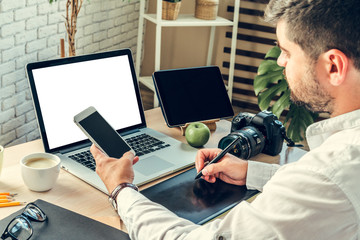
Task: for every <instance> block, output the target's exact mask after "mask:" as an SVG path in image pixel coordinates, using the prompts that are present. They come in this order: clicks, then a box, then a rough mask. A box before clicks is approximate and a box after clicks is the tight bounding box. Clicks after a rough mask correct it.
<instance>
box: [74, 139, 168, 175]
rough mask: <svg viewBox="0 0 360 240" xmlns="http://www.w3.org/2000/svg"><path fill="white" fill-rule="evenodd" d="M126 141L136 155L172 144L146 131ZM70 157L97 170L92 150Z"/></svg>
mask: <svg viewBox="0 0 360 240" xmlns="http://www.w3.org/2000/svg"><path fill="white" fill-rule="evenodd" d="M125 141H126V142H127V143H128V144H129V145H130V146H131V148H132V149H134V151H135V152H136V155H137V156H139V157H140V156H142V155H145V154H148V153H152V152H155V151H157V150H160V149H163V148H167V147H169V146H170V144H167V143H165V142H163V141H160V140H159V139H157V138H154V137H152V136H150V135H148V134H145V133H143V134H140V135H138V136H134V137H131V138H128V139H125ZM69 158H71V159H73V160H75V161H77V162H78V163H81V164H82V165H84V166H85V167H88V168H90V169H91V170H93V171H95V168H96V164H95V159H94V158H93V156H92V154H91V153H90V150H87V151H84V152H81V153H76V154H74V155H71V156H69Z"/></svg>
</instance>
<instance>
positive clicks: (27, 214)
mask: <svg viewBox="0 0 360 240" xmlns="http://www.w3.org/2000/svg"><path fill="white" fill-rule="evenodd" d="M46 218H47V217H46V215H45V213H44V212H43V211H42V210H41V209H40V208H39V207H38V206H36V204H34V203H29V204H28V205H26V207H25V209H24V211H23V213H22V214H21V215H19V216H17V217H15V218H14V219H13V220H12V221H11V222H10V223H9V225H8V227H7V228H6V230H5V231H4V233H3V234H2V235H1V237H0V238H1V239H8V238H11V239H15V240H27V239H29V238H30V237H31V236H32V234H33V229H32V226H31V223H30V221H29V220H33V221H36V222H44V221H45V220H46Z"/></svg>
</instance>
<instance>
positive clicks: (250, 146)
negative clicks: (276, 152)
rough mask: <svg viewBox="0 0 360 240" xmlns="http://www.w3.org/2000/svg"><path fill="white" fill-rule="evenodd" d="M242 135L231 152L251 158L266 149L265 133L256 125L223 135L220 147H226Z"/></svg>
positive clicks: (243, 157) (241, 156)
mask: <svg viewBox="0 0 360 240" xmlns="http://www.w3.org/2000/svg"><path fill="white" fill-rule="evenodd" d="M239 136H240V141H239V143H238V144H236V145H235V146H234V148H233V149H232V150H231V151H230V153H231V154H233V155H235V156H237V157H239V158H242V159H249V158H251V157H253V156H255V155H257V154H259V153H261V151H262V150H263V149H264V146H265V138H264V135H263V134H262V133H261V132H260V131H259V130H258V129H257V128H255V127H252V126H247V127H243V128H242V129H240V130H238V131H235V132H232V133H230V134H229V135H227V136H226V137H223V138H222V139H221V140H220V142H219V144H218V147H219V148H221V149H224V148H226V147H227V146H228V145H229V144H230V143H231V142H232V141H234V140H235V139H236V138H237V137H239Z"/></svg>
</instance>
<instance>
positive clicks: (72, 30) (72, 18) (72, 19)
mask: <svg viewBox="0 0 360 240" xmlns="http://www.w3.org/2000/svg"><path fill="white" fill-rule="evenodd" d="M56 1H57V0H49V3H53V2H56ZM83 1H84V0H67V1H66V15H65V28H66V32H67V40H68V44H69V56H70V57H71V56H75V55H76V51H75V34H76V24H77V17H78V14H79V12H80V9H81V6H82V4H83Z"/></svg>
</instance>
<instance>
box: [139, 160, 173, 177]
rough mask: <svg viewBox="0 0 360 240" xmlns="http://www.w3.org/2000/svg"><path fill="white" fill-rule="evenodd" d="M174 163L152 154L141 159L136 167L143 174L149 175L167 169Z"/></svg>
mask: <svg viewBox="0 0 360 240" xmlns="http://www.w3.org/2000/svg"><path fill="white" fill-rule="evenodd" d="M173 165H174V164H172V163H170V162H168V161H165V160H163V159H161V158H159V157H157V156H150V157H147V158H144V159H140V160H139V161H138V162H137V163H136V164H135V165H134V169H135V170H136V171H138V172H140V173H141V174H143V175H145V176H148V175H151V174H154V173H156V172H160V171H162V170H164V169H167V168H169V167H171V166H173Z"/></svg>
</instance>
